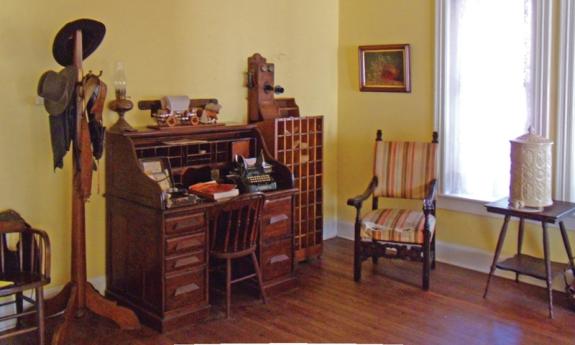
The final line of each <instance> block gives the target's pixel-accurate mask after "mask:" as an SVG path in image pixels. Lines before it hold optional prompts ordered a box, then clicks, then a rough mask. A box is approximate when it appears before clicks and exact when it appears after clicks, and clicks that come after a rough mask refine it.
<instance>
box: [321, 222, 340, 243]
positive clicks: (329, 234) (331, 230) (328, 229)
mask: <svg viewBox="0 0 575 345" xmlns="http://www.w3.org/2000/svg"><path fill="white" fill-rule="evenodd" d="M337 227H338V222H337V220H335V219H329V220H326V221H325V222H324V223H323V239H324V240H329V239H330V238H335V237H337Z"/></svg>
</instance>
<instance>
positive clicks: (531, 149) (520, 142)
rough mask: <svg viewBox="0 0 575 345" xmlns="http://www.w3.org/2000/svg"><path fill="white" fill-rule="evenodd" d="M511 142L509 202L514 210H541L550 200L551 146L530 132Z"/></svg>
mask: <svg viewBox="0 0 575 345" xmlns="http://www.w3.org/2000/svg"><path fill="white" fill-rule="evenodd" d="M510 143H511V182H510V187H509V189H510V191H509V203H510V205H511V206H512V207H514V208H529V207H532V208H543V207H545V206H550V205H552V204H553V200H552V199H551V160H552V157H551V155H552V152H551V147H552V145H553V142H552V141H551V140H549V139H547V138H544V137H542V136H539V135H537V134H535V133H533V129H532V128H529V133H527V134H524V135H522V136H520V137H517V138H516V139H512V140H510Z"/></svg>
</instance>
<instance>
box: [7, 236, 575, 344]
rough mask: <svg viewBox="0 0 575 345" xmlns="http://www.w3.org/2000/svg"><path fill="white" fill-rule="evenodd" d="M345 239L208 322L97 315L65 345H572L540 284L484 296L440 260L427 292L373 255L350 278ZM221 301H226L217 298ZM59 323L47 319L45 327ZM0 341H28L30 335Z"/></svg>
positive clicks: (573, 318)
mask: <svg viewBox="0 0 575 345" xmlns="http://www.w3.org/2000/svg"><path fill="white" fill-rule="evenodd" d="M352 244H353V243H352V242H350V241H347V240H343V239H333V240H329V241H326V242H325V247H324V253H323V256H322V258H321V259H319V260H312V261H310V262H308V263H303V264H300V265H299V266H298V270H297V274H298V277H299V287H298V288H297V289H294V290H291V291H286V292H284V293H283V294H281V295H278V296H274V297H272V298H270V299H269V302H268V304H265V305H264V304H262V303H261V301H260V300H258V299H257V298H254V297H253V296H250V295H247V294H242V293H234V294H233V304H232V319H231V320H226V319H225V313H224V308H223V303H222V304H219V303H218V304H217V305H215V306H214V307H213V308H212V313H211V316H210V319H209V320H207V321H204V322H200V323H198V324H195V325H190V326H188V327H184V328H181V329H178V330H175V331H172V332H170V333H167V334H158V333H157V332H154V331H152V330H151V329H149V328H144V329H142V330H139V331H131V332H122V331H120V330H118V329H117V328H116V327H115V325H114V324H112V323H111V322H109V321H107V320H103V319H101V318H98V317H96V316H94V315H91V314H89V315H87V316H85V317H84V318H83V319H81V320H78V321H75V328H74V330H73V332H72V339H71V341H70V344H82V345H90V344H93V345H96V344H114V345H152V344H153V345H167V344H170V345H173V344H192V343H238V342H243V343H287V342H298V343H322V342H330V343H341V342H345V343H395V344H426V345H433V344H438V345H439V344H441V345H443V344H465V345H472V344H574V343H575V327H574V326H575V312H574V311H573V310H572V309H570V306H569V304H568V301H567V299H566V297H565V296H564V294H562V293H559V292H556V293H555V294H554V299H555V319H554V320H549V319H548V318H547V294H546V291H545V289H543V288H540V287H535V286H531V285H527V284H524V283H519V284H518V283H515V282H514V281H512V280H507V279H502V278H498V277H495V278H494V279H493V280H492V285H491V287H490V289H489V295H488V297H487V299H483V298H482V295H483V289H484V287H485V281H486V278H487V276H486V275H485V274H482V273H478V272H474V271H470V270H466V269H462V268H458V267H455V266H450V265H447V264H442V263H438V265H437V268H436V269H435V270H434V271H432V275H431V290H430V291H429V292H424V291H422V290H421V289H420V287H419V286H420V281H421V265H420V264H416V263H411V262H405V261H391V260H385V259H380V261H379V263H378V264H377V265H373V264H372V263H371V260H368V261H366V262H364V264H363V278H362V281H361V282H360V283H355V282H354V281H353V279H352V250H353V246H352ZM222 302H223V301H222ZM59 322H60V320H58V319H54V320H50V321H49V333H51V332H52V330H53V329H54V327H55V326H56V325H57V324H58V323H59ZM0 344H34V340H33V337H30V336H24V337H21V338H19V339H17V340H16V341H8V342H6V341H5V342H0Z"/></svg>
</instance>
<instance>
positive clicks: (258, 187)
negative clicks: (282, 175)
mask: <svg viewBox="0 0 575 345" xmlns="http://www.w3.org/2000/svg"><path fill="white" fill-rule="evenodd" d="M234 165H235V169H234V170H235V171H234V173H235V174H233V175H231V176H229V177H230V178H231V179H232V180H233V181H234V182H235V183H236V184H237V185H238V187H239V188H240V190H241V191H242V192H243V193H254V192H265V191H269V190H276V189H277V183H276V181H275V180H274V178H273V177H272V176H271V173H272V166H271V165H269V164H267V163H266V161H265V160H264V154H263V152H261V153H260V155H259V156H258V157H257V158H255V159H254V158H244V157H243V156H242V155H236V156H235V157H234Z"/></svg>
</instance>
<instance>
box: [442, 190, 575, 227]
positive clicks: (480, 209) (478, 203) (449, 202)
mask: <svg viewBox="0 0 575 345" xmlns="http://www.w3.org/2000/svg"><path fill="white" fill-rule="evenodd" d="M488 202H489V201H482V200H474V199H468V198H463V197H458V196H452V195H440V196H439V197H438V198H437V208H441V209H445V210H449V211H456V212H463V213H469V214H473V215H477V216H482V217H491V218H502V216H501V215H500V214H496V213H490V212H487V209H486V208H485V204H487V203H488ZM527 222H530V223H533V224H537V223H539V222H535V221H530V220H527ZM563 223H564V224H565V229H567V230H573V231H575V213H574V214H572V215H570V216H568V217H565V218H564V219H563ZM551 226H552V227H557V228H558V227H559V225H558V224H552V225H551Z"/></svg>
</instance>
